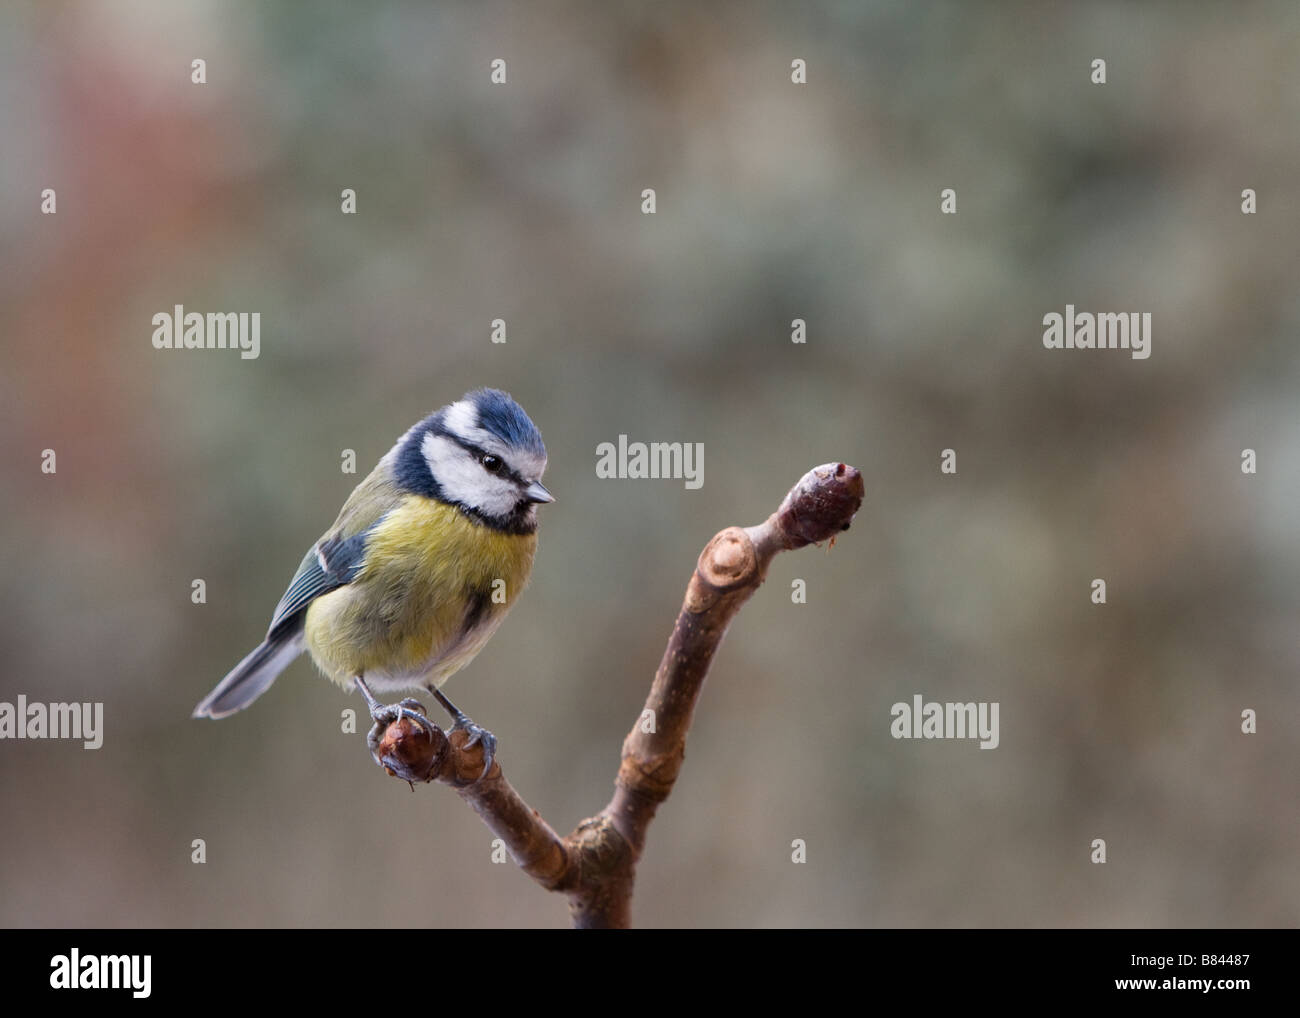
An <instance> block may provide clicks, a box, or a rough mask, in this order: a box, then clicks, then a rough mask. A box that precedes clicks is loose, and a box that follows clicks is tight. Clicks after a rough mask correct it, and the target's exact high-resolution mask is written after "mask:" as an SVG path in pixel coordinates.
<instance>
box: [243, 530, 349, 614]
mask: <svg viewBox="0 0 1300 1018" xmlns="http://www.w3.org/2000/svg"><path fill="white" fill-rule="evenodd" d="M368 536H369V532H368V531H367V532H363V533H360V534H353V535H352V536H351V537H340V536H338V535H329V536H326V537H323V538H321V539H320V541H318V542H317V543H316V546H315V547H314V548H312V550H311V551H309V552H307V554H306V555H305V556H304V557H303V560H302V564H301V565H300V566H299V567H298V572H297V573H295V574H294V577H293V580H292V581H291V582H290V583H289V589H288V590H286V591H285V592H284V596H283V597H282V598H280V603H279V604H278V605H276V606H275V614H274V615H273V616H272V617H271V625H270V627H269V628H268V629H267V631H266V634H267V636H268V637H271V636H273V635H275V634H276V633H277V632H279V631H283V630H285V629H288V628H291V627H294V626H297V625H299V624H301V621H302V613H303V612H305V611H306V609H307V606H308V605H309V604H311V602H312V601H314V600H315V599H316V598H318V597H320V596H321V595H322V594H328V593H329V592H330V591H331V590H337V589H338V588H339V587H342V586H343V585H345V584H348V583H351V582H352V580H353V579H354V578H355V577H356V575H357V573H358V572H360V570H361V566H362V564H363V563H364V562H365V557H366V538H367V537H368Z"/></svg>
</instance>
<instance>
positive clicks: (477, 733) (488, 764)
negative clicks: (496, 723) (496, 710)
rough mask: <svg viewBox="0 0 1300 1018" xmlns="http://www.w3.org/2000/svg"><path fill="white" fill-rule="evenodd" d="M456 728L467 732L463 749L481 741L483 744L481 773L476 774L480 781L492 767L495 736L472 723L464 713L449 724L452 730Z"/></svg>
mask: <svg viewBox="0 0 1300 1018" xmlns="http://www.w3.org/2000/svg"><path fill="white" fill-rule="evenodd" d="M458 729H459V730H460V731H462V732H469V738H468V739H466V740H465V745H464V746H463V747H462V748H463V749H469V748H470V747H471V746H473V745H474V744H476V743H481V744H482V746H483V773H482V774H480V775H479V776H478V780H479V781H482V780H483V779H484V778H485V777H487V772H488V771H490V770H491V769H492V761H493V760H494V759H496V752H497V737H496V736H495V735H493V734H492V733H491V732H489V731H488V730H487V729H486V728H483V727H481V726H479V725H476V724H474V722H473V721H471V720H470V719H469V718H467V717H466V716H465V715H464V714H462V715H460V717H458V718H457V719H456V723H455V724H454V725H452V726H451V730H452V731H453V732H454V731H456V730H458Z"/></svg>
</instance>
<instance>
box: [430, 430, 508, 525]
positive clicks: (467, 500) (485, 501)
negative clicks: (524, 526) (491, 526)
mask: <svg viewBox="0 0 1300 1018" xmlns="http://www.w3.org/2000/svg"><path fill="white" fill-rule="evenodd" d="M420 451H421V452H422V453H424V459H425V461H426V462H427V463H428V464H429V472H430V473H431V474H433V476H434V479H435V480H436V481H437V482H438V486H439V487H441V488H442V495H443V498H445V499H446V500H447V501H448V502H460V503H462V504H463V505H467V506H469V507H470V508H472V509H477V510H478V511H479V512H481V513H483V514H484V515H485V516H507V515H509V514H510V513H511V512H512V511H513V510H514V508H515V505H516V504H517V503H518V501H519V489H518V488H516V487H515V484H514V482H513V481H511V480H509V479H508V478H505V477H495V476H493V475H492V474H489V473H488V472H487V471H486V470H484V469H483V466H482V464H480V463H479V462H478V460H476V459H475V458H474V457H473V455H472V454H470V453H469V452H467V451H466V450H465V449H462V448H461V447H460V446H459V445H457V444H456V443H455V442H453V441H452V440H451V439H450V438H448V437H447V436H446V435H435V434H433V433H432V432H430V433H429V434H427V435H425V436H424V441H423V442H421V443H420ZM488 451H489V452H490V451H491V450H488Z"/></svg>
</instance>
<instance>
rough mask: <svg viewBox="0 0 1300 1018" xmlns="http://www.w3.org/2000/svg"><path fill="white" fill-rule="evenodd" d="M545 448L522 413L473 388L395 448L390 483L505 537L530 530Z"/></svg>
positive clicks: (541, 492) (501, 396) (501, 397)
mask: <svg viewBox="0 0 1300 1018" xmlns="http://www.w3.org/2000/svg"><path fill="white" fill-rule="evenodd" d="M545 470H546V446H545V445H543V444H542V434H541V432H540V431H538V430H537V426H536V425H535V424H533V422H532V421H531V420H530V419H529V417H528V415H527V414H526V413H524V408H523V407H521V406H520V405H519V404H518V403H516V402H515V401H514V400H513V399H511V398H510V396H509V394H508V393H504V392H502V391H501V390H499V389H475V390H474V391H473V392H469V393H466V394H465V395H464V396H463V397H462V398H461V399H459V400H457V401H456V402H455V403H451V404H449V405H447V406H445V407H443V408H442V409H441V410H438V411H437V412H435V413H433V414H430V415H429V416H428V417H426V418H425V419H424V420H423V421H421V422H420V423H419V424H417V425H416V426H415V427H413V428H412V429H411V430H410V431H408V432H407V433H406V435H405V436H403V438H402V439H401V440H400V441H399V443H398V449H397V462H396V480H397V483H398V484H399V485H400V486H401V487H402V488H404V489H405V490H408V491H412V492H415V493H416V494H420V495H425V496H427V497H429V498H436V499H439V500H440V501H443V502H449V503H451V504H453V505H456V506H459V507H460V508H461V509H462V510H464V511H465V512H466V513H468V514H469V515H471V516H473V517H475V518H476V519H478V520H479V521H480V522H482V523H485V524H487V525H488V526H491V527H494V528H496V529H498V530H505V531H509V532H511V533H522V534H526V533H531V532H532V531H534V530H536V529H537V515H536V506H537V504H538V503H539V502H554V501H555V499H554V497H553V496H552V495H551V493H550V492H549V491H547V490H546V488H544V487H543V486H542V474H543V473H544V472H545Z"/></svg>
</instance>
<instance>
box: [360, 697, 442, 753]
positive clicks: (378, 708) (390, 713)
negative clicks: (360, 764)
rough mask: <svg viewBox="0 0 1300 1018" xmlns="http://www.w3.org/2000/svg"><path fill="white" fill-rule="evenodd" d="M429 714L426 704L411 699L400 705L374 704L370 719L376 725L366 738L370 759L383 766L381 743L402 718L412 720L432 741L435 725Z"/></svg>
mask: <svg viewBox="0 0 1300 1018" xmlns="http://www.w3.org/2000/svg"><path fill="white" fill-rule="evenodd" d="M427 713H428V712H427V711H426V710H425V709H424V704H422V703H420V701H419V700H412V699H411V698H410V697H407V698H406V699H405V700H402V701H400V702H398V703H390V704H381V703H375V704H372V705H371V707H370V717H371V718H372V719H373V720H374V722H375V723H374V724H373V725H371V726H370V733H369V734H368V735H367V736H366V745H367V746H368V747H369V748H370V758H371V759H372V760H374V761H375V763H377V764H379V766H381V767H382V766H383V762H382V761H381V760H380V759H379V741H380V739H382V738H383V735H384V732H385V731H386V730H387V729H388V726H389V725H391V724H392V723H393V722H394V721H397V720H400V719H401V718H410V719H411V720H412V721H414V722H415V723H416V724H417V725H419V726H420V727H421V728H423V729H424V730H425V732H426V733H428V736H429V738H430V739H432V738H433V732H434V724H433V722H432V721H430V720H429V719H428V718H427V717H426V716H425V715H426V714H427Z"/></svg>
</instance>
